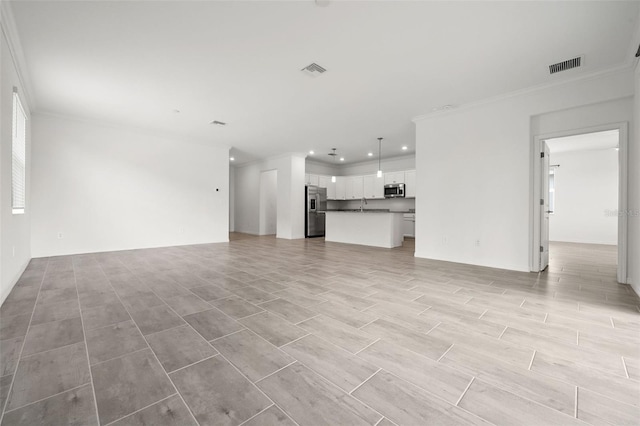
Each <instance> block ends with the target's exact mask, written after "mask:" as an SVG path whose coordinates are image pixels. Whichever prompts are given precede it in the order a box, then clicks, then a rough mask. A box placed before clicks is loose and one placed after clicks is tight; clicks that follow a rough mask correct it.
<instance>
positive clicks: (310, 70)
mask: <svg viewBox="0 0 640 426" xmlns="http://www.w3.org/2000/svg"><path fill="white" fill-rule="evenodd" d="M300 71H302V72H303V73H305V74H306V75H308V76H309V77H314V78H315V77H318V76H320V75H321V74H323V73H325V72H326V71H327V69H326V68H324V67H321V66H320V65H318V64H316V63H315V62H314V63H312V64H309V65H307V66H306V67H304V68H302V69H301V70H300Z"/></svg>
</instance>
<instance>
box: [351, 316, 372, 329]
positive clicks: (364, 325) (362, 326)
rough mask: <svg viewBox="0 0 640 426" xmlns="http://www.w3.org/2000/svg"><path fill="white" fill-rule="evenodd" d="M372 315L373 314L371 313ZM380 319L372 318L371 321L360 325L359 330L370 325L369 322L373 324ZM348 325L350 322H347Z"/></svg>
mask: <svg viewBox="0 0 640 426" xmlns="http://www.w3.org/2000/svg"><path fill="white" fill-rule="evenodd" d="M370 315H371V314H370ZM379 319H380V317H378V318H375V319H372V320H371V321H369V322H368V323H366V324H363V325H361V326H360V327H358V330H362V329H363V328H364V327H366V326H368V325H369V324H373V323H374V322H376V321H378V320H379ZM347 325H348V324H347Z"/></svg>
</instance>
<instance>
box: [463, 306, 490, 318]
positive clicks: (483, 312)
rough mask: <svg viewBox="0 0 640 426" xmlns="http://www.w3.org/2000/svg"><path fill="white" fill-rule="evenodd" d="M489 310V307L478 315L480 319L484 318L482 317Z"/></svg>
mask: <svg viewBox="0 0 640 426" xmlns="http://www.w3.org/2000/svg"><path fill="white" fill-rule="evenodd" d="M464 305H466V303H464ZM488 311H489V309H485V310H484V312H483V313H481V314H480V316H479V317H478V319H482V317H483V316H484V314H486V313H487V312H488Z"/></svg>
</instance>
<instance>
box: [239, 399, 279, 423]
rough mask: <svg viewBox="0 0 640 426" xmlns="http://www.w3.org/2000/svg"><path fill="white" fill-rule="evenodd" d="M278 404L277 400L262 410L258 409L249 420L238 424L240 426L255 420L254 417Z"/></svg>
mask: <svg viewBox="0 0 640 426" xmlns="http://www.w3.org/2000/svg"><path fill="white" fill-rule="evenodd" d="M275 406H276V404H275V402H274V403H273V404H271V405H270V406H268V407H266V408H263V409H262V410H260V411H258V412H257V413H256V414H254V415H253V416H251V417H249V418H248V419H247V420H245V421H243V422H242V423H240V424H238V426H242V425H243V424H245V423H247V422H249V421H251V420H253V419H254V418H256V417H258V416H259V415H260V414H262V413H264V412H265V411H267V410H268V409H269V408H271V407H275Z"/></svg>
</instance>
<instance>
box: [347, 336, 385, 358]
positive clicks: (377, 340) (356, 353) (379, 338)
mask: <svg viewBox="0 0 640 426" xmlns="http://www.w3.org/2000/svg"><path fill="white" fill-rule="evenodd" d="M380 340H382V337H378V338H377V339H376V340H374V341H373V342H371V343H369V344H368V345H367V346H365V347H364V348H362V349H360V350H359V351H357V352H355V353H354V355H358V354H359V353H360V352H362V351H364V350H365V349H367V348H368V347H369V346H371V345H373V344H375V343H377V342H379V341H380ZM345 350H346V349H345Z"/></svg>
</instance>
